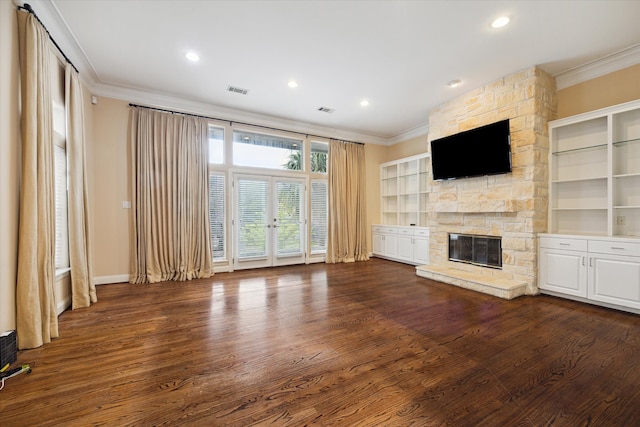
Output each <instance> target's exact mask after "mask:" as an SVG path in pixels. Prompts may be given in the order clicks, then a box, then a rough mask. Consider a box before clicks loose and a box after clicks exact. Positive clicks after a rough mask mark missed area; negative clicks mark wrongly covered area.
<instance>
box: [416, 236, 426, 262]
mask: <svg viewBox="0 0 640 427" xmlns="http://www.w3.org/2000/svg"><path fill="white" fill-rule="evenodd" d="M413 260H414V261H415V262H417V263H418V264H420V265H425V264H429V239H426V238H423V237H415V238H414V239H413Z"/></svg>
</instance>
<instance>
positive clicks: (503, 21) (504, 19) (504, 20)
mask: <svg viewBox="0 0 640 427" xmlns="http://www.w3.org/2000/svg"><path fill="white" fill-rule="evenodd" d="M509 21H510V19H509V17H508V16H501V17H499V18H496V19H494V20H493V22H492V23H491V28H502V27H504V26H505V25H507V24H508V23H509Z"/></svg>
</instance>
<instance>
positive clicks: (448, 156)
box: [431, 119, 511, 181]
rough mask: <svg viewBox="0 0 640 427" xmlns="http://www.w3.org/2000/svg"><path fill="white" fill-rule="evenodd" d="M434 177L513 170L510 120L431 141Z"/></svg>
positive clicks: (468, 175) (495, 173)
mask: <svg viewBox="0 0 640 427" xmlns="http://www.w3.org/2000/svg"><path fill="white" fill-rule="evenodd" d="M431 169H432V172H433V179H434V180H436V181H443V180H448V179H457V178H468V177H472V176H483V175H497V174H501V173H508V172H511V136H510V132H509V119H507V120H502V121H500V122H496V123H492V124H490V125H486V126H481V127H479V128H475V129H471V130H468V131H465V132H460V133H457V134H455V135H451V136H446V137H444V138H440V139H435V140H433V141H431Z"/></svg>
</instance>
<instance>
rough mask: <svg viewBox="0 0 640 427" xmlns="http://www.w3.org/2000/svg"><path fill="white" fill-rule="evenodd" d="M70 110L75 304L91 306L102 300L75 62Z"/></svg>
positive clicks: (68, 88)
mask: <svg viewBox="0 0 640 427" xmlns="http://www.w3.org/2000/svg"><path fill="white" fill-rule="evenodd" d="M65 100H66V106H67V108H66V110H67V170H68V171H69V172H68V193H67V194H68V206H69V208H68V209H69V265H70V266H71V308H72V309H74V310H75V309H77V308H83V307H89V306H90V305H91V303H95V302H97V301H98V297H97V295H96V286H95V283H94V282H93V269H92V267H91V251H90V248H91V240H90V234H89V232H90V227H89V218H90V215H89V193H88V185H87V168H86V163H87V162H86V150H85V145H86V142H85V133H84V107H83V92H82V84H81V83H80V79H79V78H78V73H77V72H76V71H75V70H74V69H73V66H72V65H71V64H69V63H67V66H66V69H65Z"/></svg>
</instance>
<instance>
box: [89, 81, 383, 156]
mask: <svg viewBox="0 0 640 427" xmlns="http://www.w3.org/2000/svg"><path fill="white" fill-rule="evenodd" d="M88 89H89V90H90V91H91V94H92V95H96V96H104V97H107V98H113V99H119V100H122V101H126V102H130V103H134V104H140V105H146V106H149V107H156V108H163V109H167V110H173V111H179V112H184V113H188V114H196V115H201V116H206V117H211V118H215V119H217V120H219V121H221V122H232V123H233V122H242V123H247V124H252V125H255V126H265V127H272V128H280V129H284V130H288V131H290V132H292V133H297V134H303V135H304V134H313V135H321V136H323V137H325V138H327V139H337V140H348V141H356V142H362V143H365V144H376V145H388V139H387V138H382V137H378V136H374V135H369V134H366V133H361V132H356V131H351V130H347V129H339V128H331V127H327V126H319V125H313V124H310V123H306V122H298V121H294V120H287V119H283V118H281V117H276V116H269V115H265V114H259V113H252V112H248V111H243V110H236V109H232V108H227V107H221V106H219V105H215V104H209V103H205V102H199V101H192V100H187V99H183V98H179V97H175V96H171V95H164V94H160V93H157V92H151V91H145V90H141V89H135V88H130V87H123V86H116V85H109V84H104V83H94V84H93V85H91V86H89V88H88Z"/></svg>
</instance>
